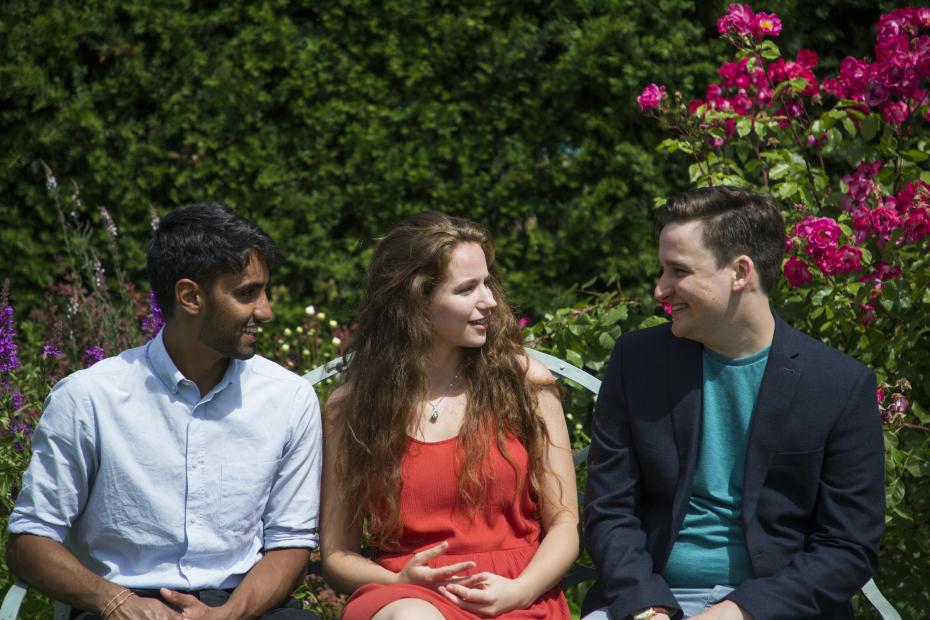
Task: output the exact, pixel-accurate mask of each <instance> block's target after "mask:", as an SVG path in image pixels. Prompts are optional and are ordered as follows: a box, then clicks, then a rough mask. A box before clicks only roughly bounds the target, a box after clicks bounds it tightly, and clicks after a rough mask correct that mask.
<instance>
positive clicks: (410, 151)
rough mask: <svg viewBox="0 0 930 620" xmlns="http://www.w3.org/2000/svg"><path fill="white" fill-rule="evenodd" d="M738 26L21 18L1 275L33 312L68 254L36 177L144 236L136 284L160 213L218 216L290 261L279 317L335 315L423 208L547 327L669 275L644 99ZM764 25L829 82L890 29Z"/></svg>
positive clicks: (527, 14) (359, 4)
mask: <svg viewBox="0 0 930 620" xmlns="http://www.w3.org/2000/svg"><path fill="white" fill-rule="evenodd" d="M724 6H725V3H724V2H714V3H698V2H689V1H686V0H658V1H656V2H648V3H643V2H637V1H634V0H614V1H597V0H556V1H546V2H542V1H535V2H534V1H524V2H512V3H501V2H496V1H491V0H485V1H476V2H470V3H465V4H462V3H452V2H441V1H436V0H394V1H388V2H368V1H352V2H349V1H320V2H312V3H304V2H294V1H288V0H261V1H258V2H253V1H248V2H247V1H243V0H239V1H235V0H234V1H230V2H198V3H193V2H189V1H183V0H182V1H174V2H159V3H150V2H147V1H141V0H128V1H120V2H116V1H115V0H89V1H87V2H81V3H60V2H39V1H35V0H33V1H29V0H16V1H11V2H6V3H4V10H3V11H2V15H0V136H2V137H3V146H4V148H2V149H0V260H2V264H3V265H4V271H5V272H6V273H7V275H9V276H10V277H11V278H12V280H13V288H14V289H15V290H17V291H24V292H25V293H20V296H22V295H23V294H26V295H28V297H27V299H26V300H25V302H24V303H25V305H26V307H34V306H36V305H39V304H40V288H41V286H42V285H43V284H45V283H46V282H48V281H50V280H51V279H52V278H53V277H54V275H55V274H56V273H57V268H56V265H55V263H54V262H53V258H54V256H55V255H56V254H58V253H60V249H59V247H58V246H59V241H58V240H57V228H58V227H57V220H56V216H55V214H54V211H53V210H52V209H51V207H50V206H49V204H48V201H47V200H46V197H45V192H44V191H43V189H42V184H43V182H44V176H43V173H42V169H41V167H40V165H39V163H38V162H39V160H44V161H45V162H47V163H48V165H49V166H50V167H51V168H52V170H54V171H55V173H56V174H57V176H58V178H59V180H60V182H61V183H62V188H63V190H66V191H67V190H68V189H69V188H70V182H71V181H75V182H77V183H78V184H79V186H80V188H81V192H82V195H83V198H84V202H85V204H89V205H102V206H105V207H107V208H108V209H109V210H110V211H111V212H112V213H113V214H114V216H115V218H116V219H117V221H119V222H122V225H123V227H124V230H123V231H122V232H123V234H124V236H127V235H128V236H129V238H130V239H135V240H136V243H135V244H132V246H133V247H131V248H130V250H129V252H128V256H127V257H126V262H127V268H128V270H129V273H130V274H131V275H132V276H134V278H133V279H137V280H139V279H141V278H142V275H143V273H142V267H143V247H144V242H145V240H146V239H147V237H148V233H149V229H148V226H149V220H150V213H151V212H152V211H153V210H154V211H155V212H157V213H164V212H166V211H168V210H170V209H171V208H173V207H175V206H177V205H180V204H184V203H190V202H199V201H205V200H222V201H225V202H227V203H229V204H230V205H232V206H234V207H236V208H238V209H240V210H242V211H243V212H245V213H247V214H248V215H250V216H252V217H253V218H255V219H257V220H258V221H259V222H260V223H261V224H262V225H264V226H265V227H267V228H268V229H269V231H270V232H272V233H273V234H274V235H275V236H276V237H277V238H279V239H281V240H282V241H283V242H284V245H286V247H287V249H288V250H289V254H290V257H291V262H290V264H289V265H288V267H287V269H286V270H285V272H284V273H282V274H280V276H279V277H280V280H281V281H282V282H284V283H286V285H287V290H286V291H284V290H283V289H282V290H281V291H280V292H281V293H283V294H284V295H285V297H284V299H281V300H279V301H285V302H288V301H294V302H295V303H301V302H302V301H303V300H312V301H314V302H316V303H318V304H323V305H327V306H329V307H332V308H335V309H336V310H337V312H338V313H339V314H340V315H342V316H346V315H348V314H350V313H351V311H352V309H353V308H354V307H355V304H356V301H357V289H358V286H357V285H358V282H359V281H360V278H361V274H362V273H363V269H364V265H365V264H366V261H367V257H368V253H369V252H370V250H371V246H372V241H373V239H374V238H376V237H377V236H378V235H380V234H383V233H384V232H386V231H387V230H388V229H389V228H390V227H391V226H392V225H393V224H394V223H396V222H397V221H398V220H399V219H400V218H401V217H403V216H404V215H407V214H410V213H413V212H416V211H419V210H422V209H425V208H436V209H441V210H445V211H448V212H451V213H455V214H464V215H467V216H469V217H472V218H474V219H476V220H478V221H481V222H483V223H484V224H486V225H487V226H489V227H490V228H491V230H492V232H493V233H494V234H495V236H496V237H497V241H498V247H499V253H500V256H501V260H502V263H503V265H504V267H505V273H506V274H507V279H508V282H507V283H508V285H509V288H510V290H511V297H512V298H513V299H514V300H515V301H516V302H517V303H518V305H520V306H521V307H524V308H528V309H529V310H531V311H533V312H536V313H537V314H539V313H541V312H542V311H543V310H545V309H546V308H550V307H554V305H556V304H554V303H553V300H554V299H555V300H557V301H561V302H567V301H570V296H567V295H562V293H564V291H566V290H567V289H570V288H571V287H572V285H573V284H574V283H578V282H584V281H587V280H589V279H591V278H594V277H599V278H600V279H601V280H609V279H611V278H619V279H621V280H622V281H623V282H624V284H625V285H626V286H627V287H628V288H629V287H639V286H641V285H643V284H644V283H647V282H649V280H650V276H651V273H650V272H651V270H652V269H653V268H652V266H651V265H652V264H653V260H652V253H653V248H652V241H651V223H650V222H651V221H650V218H649V210H650V207H651V205H652V199H653V197H654V196H661V195H667V194H669V193H671V192H674V191H677V190H679V189H682V188H683V187H684V186H685V184H686V183H687V175H686V173H685V172H684V169H683V166H682V165H681V162H669V161H666V160H665V159H664V158H660V157H657V156H656V154H655V152H654V149H653V148H652V147H653V145H654V144H655V143H656V142H657V140H658V133H657V130H656V129H655V128H653V127H651V126H649V124H647V123H643V122H642V119H641V118H640V115H639V111H638V109H637V108H636V104H635V96H636V94H638V92H639V90H640V89H641V88H642V86H643V85H644V84H646V83H648V82H649V81H653V80H655V81H664V82H666V83H674V84H678V85H681V88H682V89H683V90H686V91H689V92H697V91H699V90H701V89H702V88H703V86H704V84H705V83H706V79H707V76H709V75H710V74H711V72H712V71H713V70H714V69H715V67H716V65H715V64H714V62H713V59H714V57H715V55H716V54H715V53H716V52H719V51H720V49H722V47H721V46H722V42H721V41H719V40H718V39H717V38H716V31H715V26H714V24H715V21H716V17H717V15H719V14H720V12H721V10H722V9H723V7H724ZM769 8H770V9H772V10H776V11H779V12H780V14H782V15H783V18H784V19H785V22H786V28H785V30H786V32H791V33H792V35H793V36H795V37H796V39H797V43H796V45H799V44H800V42H801V41H803V42H804V43H805V44H806V45H808V46H810V45H811V44H812V43H816V45H814V47H815V48H819V49H820V50H821V51H822V52H824V51H826V52H827V53H826V59H825V62H827V63H829V62H833V63H834V64H835V63H836V62H837V60H838V59H837V58H831V56H832V54H845V53H854V52H856V53H858V52H864V51H865V49H862V48H864V47H865V46H867V45H868V41H869V37H868V30H869V28H870V27H871V24H872V23H874V21H875V19H876V18H877V16H878V14H879V12H880V11H879V8H880V6H879V4H875V3H869V2H864V1H860V2H845V3H837V2H826V3H823V2H813V1H802V0H793V1H783V2H773V3H770V6H769ZM791 23H793V24H794V25H792V26H791V28H790V29H789V26H788V24H791ZM856 33H859V34H860V35H861V36H859V37H855V36H852V37H850V36H849V35H850V34H853V35H855V34H856ZM814 35H816V36H814ZM857 40H858V41H859V46H860V49H847V48H849V47H853V46H854V45H855V43H856V41H857ZM839 42H842V43H843V48H844V49H843V50H842V51H840V50H839V49H837V48H835V47H834V46H835V44H838V43H839ZM792 45H795V44H793V43H791V42H788V44H787V47H789V48H790V47H791V46H792ZM834 50H835V51H834ZM88 217H90V218H91V219H94V218H97V217H98V216H97V214H96V213H95V212H91V213H89V214H88ZM301 305H302V303H301Z"/></svg>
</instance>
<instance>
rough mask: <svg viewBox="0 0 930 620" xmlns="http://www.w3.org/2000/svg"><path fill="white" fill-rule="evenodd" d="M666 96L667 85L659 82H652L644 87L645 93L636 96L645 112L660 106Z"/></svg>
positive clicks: (640, 107)
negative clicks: (658, 83)
mask: <svg viewBox="0 0 930 620" xmlns="http://www.w3.org/2000/svg"><path fill="white" fill-rule="evenodd" d="M664 97H665V87H664V86H658V85H657V84H650V85H649V86H647V87H646V88H644V89H643V93H642V94H641V95H640V96H639V97H637V98H636V103H638V104H639V109H640V110H642V111H643V112H645V111H647V110H652V109H654V108H657V107H659V104H661V103H662V99H663V98H664Z"/></svg>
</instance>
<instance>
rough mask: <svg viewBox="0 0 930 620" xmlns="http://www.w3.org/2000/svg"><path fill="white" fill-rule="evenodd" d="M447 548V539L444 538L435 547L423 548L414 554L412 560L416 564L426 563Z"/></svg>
mask: <svg viewBox="0 0 930 620" xmlns="http://www.w3.org/2000/svg"><path fill="white" fill-rule="evenodd" d="M448 548H449V541H447V540H444V541H442V542H441V543H439V544H438V545H436V546H435V547H430V548H429V549H424V550H423V551H421V552H419V553H416V554H414V556H413V560H414V561H415V562H416V563H417V564H426V563H427V562H429V561H430V560H432V559H433V558H438V557H439V556H441V555H442V554H443V553H445V552H446V549H448Z"/></svg>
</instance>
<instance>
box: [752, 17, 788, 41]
mask: <svg viewBox="0 0 930 620" xmlns="http://www.w3.org/2000/svg"><path fill="white" fill-rule="evenodd" d="M780 34H781V19H779V17H778V15H775V13H756V14H755V15H754V16H753V22H752V36H754V37H755V38H757V39H762V38H764V37H777V36H778V35H780Z"/></svg>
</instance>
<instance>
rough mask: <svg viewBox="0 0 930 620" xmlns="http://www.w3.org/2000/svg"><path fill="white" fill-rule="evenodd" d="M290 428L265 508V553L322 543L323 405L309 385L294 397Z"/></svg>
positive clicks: (298, 391) (304, 386)
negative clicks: (266, 551)
mask: <svg viewBox="0 0 930 620" xmlns="http://www.w3.org/2000/svg"><path fill="white" fill-rule="evenodd" d="M290 419H291V428H290V433H289V438H288V442H287V445H286V446H285V447H284V451H283V454H282V458H281V466H280V467H279V468H278V471H277V473H276V475H275V479H274V480H273V481H272V487H271V492H270V494H269V497H268V503H267V505H266V507H265V512H264V515H263V516H262V522H263V526H264V548H265V550H270V549H277V548H282V547H316V546H317V544H318V542H319V532H318V529H319V519H320V475H321V472H322V460H323V450H322V437H323V431H322V424H321V420H320V403H319V400H318V399H317V397H316V392H314V391H313V387H312V386H311V385H310V384H309V383H306V384H305V385H301V386H300V387H299V388H298V389H297V391H296V394H295V397H294V402H293V412H292V415H291V418H290Z"/></svg>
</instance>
